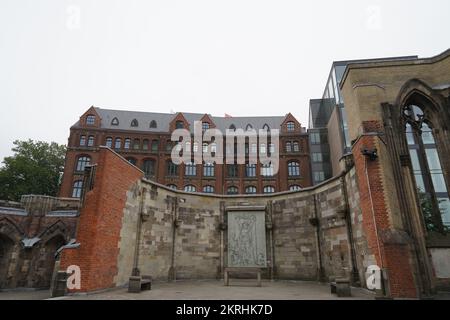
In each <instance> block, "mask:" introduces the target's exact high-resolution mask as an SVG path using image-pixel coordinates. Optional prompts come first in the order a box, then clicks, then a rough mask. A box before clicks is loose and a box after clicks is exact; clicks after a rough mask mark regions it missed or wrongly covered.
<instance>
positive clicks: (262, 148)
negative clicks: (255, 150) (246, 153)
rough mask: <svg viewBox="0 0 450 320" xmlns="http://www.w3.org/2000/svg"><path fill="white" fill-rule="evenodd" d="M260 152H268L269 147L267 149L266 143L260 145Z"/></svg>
mask: <svg viewBox="0 0 450 320" xmlns="http://www.w3.org/2000/svg"><path fill="white" fill-rule="evenodd" d="M259 152H260V153H261V154H266V152H267V149H266V145H265V144H264V143H261V145H260V146H259Z"/></svg>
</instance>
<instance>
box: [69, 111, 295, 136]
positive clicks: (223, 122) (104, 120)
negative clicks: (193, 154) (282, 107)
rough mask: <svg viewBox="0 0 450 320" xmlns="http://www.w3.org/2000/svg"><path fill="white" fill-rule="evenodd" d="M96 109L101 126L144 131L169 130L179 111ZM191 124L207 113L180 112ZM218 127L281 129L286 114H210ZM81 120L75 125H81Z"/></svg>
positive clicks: (223, 128)
mask: <svg viewBox="0 0 450 320" xmlns="http://www.w3.org/2000/svg"><path fill="white" fill-rule="evenodd" d="M95 110H96V111H97V113H98V114H99V116H100V118H101V127H102V128H104V129H112V130H127V131H144V132H169V125H170V123H171V122H172V120H173V119H174V118H175V117H176V116H177V115H178V113H156V112H142V111H126V110H111V109H103V108H98V107H96V108H95ZM180 113H182V114H183V116H184V117H185V118H186V120H187V121H188V122H189V123H190V124H191V130H193V124H194V121H200V120H201V119H202V118H203V117H204V115H205V114H201V113H189V112H180ZM208 116H209V117H210V118H211V119H212V121H213V122H214V124H215V125H216V127H217V128H218V129H219V130H221V131H223V132H225V130H226V129H229V128H230V126H231V125H234V126H235V127H236V129H244V130H245V129H246V128H247V125H248V124H250V125H251V126H252V127H253V129H255V130H259V129H263V128H264V125H266V124H267V125H268V126H269V128H270V129H280V127H281V124H282V123H283V122H284V119H285V118H286V116H273V117H232V118H226V117H215V116H211V115H209V114H208ZM114 118H117V119H118V120H119V125H112V124H111V123H112V120H113V119H114ZM134 119H136V120H137V121H138V123H139V125H138V126H137V127H132V126H131V122H132V121H133V120H134ZM153 120H154V121H156V123H157V128H150V123H151V121H153ZM79 125H80V123H79V121H78V122H77V123H76V124H75V125H74V127H79Z"/></svg>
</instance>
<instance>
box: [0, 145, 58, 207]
mask: <svg viewBox="0 0 450 320" xmlns="http://www.w3.org/2000/svg"><path fill="white" fill-rule="evenodd" d="M12 151H13V152H14V155H13V156H11V157H6V158H5V159H4V160H3V167H2V168H0V199H2V200H11V201H18V200H20V197H21V196H22V195H25V194H39V195H48V196H56V195H57V194H58V189H59V184H60V177H61V175H62V172H63V170H64V159H65V154H66V147H65V146H64V145H59V144H57V143H55V142H52V143H47V142H42V141H37V142H34V141H33V140H28V141H19V140H17V141H14V147H13V148H12Z"/></svg>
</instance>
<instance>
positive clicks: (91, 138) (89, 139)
mask: <svg viewBox="0 0 450 320" xmlns="http://www.w3.org/2000/svg"><path fill="white" fill-rule="evenodd" d="M94 144H95V138H94V136H89V138H88V147H93V146H94Z"/></svg>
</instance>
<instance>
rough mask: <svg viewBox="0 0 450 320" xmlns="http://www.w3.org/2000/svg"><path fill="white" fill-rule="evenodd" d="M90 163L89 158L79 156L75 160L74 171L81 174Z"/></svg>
mask: <svg viewBox="0 0 450 320" xmlns="http://www.w3.org/2000/svg"><path fill="white" fill-rule="evenodd" d="M90 163H91V158H90V157H88V156H81V157H79V158H78V160H77V168H76V171H78V172H83V171H84V169H85V168H86V166H88V165H89V164H90Z"/></svg>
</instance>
